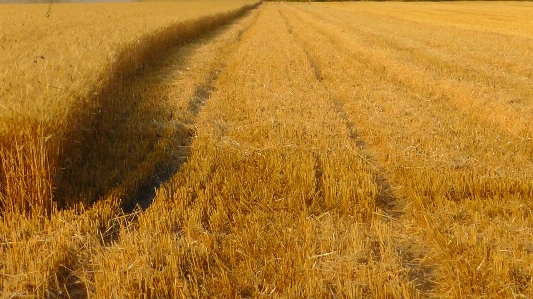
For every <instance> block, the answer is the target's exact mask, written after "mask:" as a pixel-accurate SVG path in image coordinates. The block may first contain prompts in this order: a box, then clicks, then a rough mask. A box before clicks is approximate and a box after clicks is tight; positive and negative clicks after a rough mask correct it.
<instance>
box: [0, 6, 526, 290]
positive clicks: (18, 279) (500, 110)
mask: <svg viewBox="0 0 533 299" xmlns="http://www.w3.org/2000/svg"><path fill="white" fill-rule="evenodd" d="M532 15H533V6H532V5H531V4H529V3H505V4H504V3H499V2H495V3H468V2H459V3H327V4H315V3H312V4H308V3H306V4H285V3H284V4H279V3H266V4H264V5H261V6H260V7H259V8H258V9H256V10H252V11H251V12H250V13H248V14H245V16H244V17H243V18H241V19H239V20H237V21H235V22H233V23H231V24H229V25H227V26H224V27H223V28H221V29H220V30H217V31H215V33H212V34H211V35H204V36H202V37H201V38H200V39H198V40H195V41H194V42H193V43H191V44H189V45H186V46H184V47H182V48H178V49H176V51H170V52H169V54H168V55H165V56H164V57H165V58H164V59H162V60H161V61H159V62H158V61H155V62H154V63H152V64H151V65H149V66H148V69H147V70H145V72H141V73H139V74H137V75H136V77H135V81H133V80H132V81H131V82H137V83H139V86H137V87H131V86H130V87H129V88H131V89H127V90H136V89H135V88H140V89H143V88H144V87H145V89H146V90H145V92H146V94H145V95H144V96H143V97H142V98H143V99H151V98H153V97H152V96H151V95H153V93H154V92H155V93H156V94H157V95H158V96H159V97H156V98H157V99H158V100H157V102H158V104H157V105H154V106H153V107H152V108H151V109H155V111H164V112H165V113H163V114H161V117H162V118H161V119H156V121H154V122H149V123H150V126H148V128H150V129H154V130H155V131H153V132H152V133H150V132H148V133H149V134H146V135H142V136H150V135H153V136H157V135H156V133H161V132H166V131H164V130H162V131H157V130H159V129H160V128H166V129H169V128H170V131H169V132H167V133H165V135H164V136H165V138H163V140H166V141H165V142H167V141H168V142H167V143H161V144H160V145H159V146H158V147H157V148H158V149H166V148H167V146H170V148H172V147H174V148H173V149H175V150H176V151H172V153H174V154H175V156H172V157H173V158H172V159H179V160H180V161H179V163H182V162H184V163H183V164H182V165H181V167H180V168H179V170H178V171H177V172H176V173H175V174H174V175H173V176H172V178H170V179H169V181H168V182H166V183H165V184H163V185H162V186H161V187H160V189H159V190H158V191H157V192H156V195H155V199H154V202H153V204H152V205H151V206H150V207H149V208H148V209H147V210H145V211H141V210H134V211H133V212H132V213H129V214H120V206H119V205H118V203H117V201H116V199H117V196H115V193H113V192H111V193H110V194H111V195H109V196H106V197H104V199H102V200H100V201H98V202H97V203H96V204H95V205H93V206H90V207H84V208H78V210H76V209H72V210H64V211H61V212H59V213H54V214H52V215H50V216H49V217H48V218H46V219H47V220H35V218H24V217H25V216H20V215H15V214H8V215H2V217H3V221H4V223H5V225H3V226H0V237H1V240H0V250H1V251H0V253H1V256H0V275H2V281H1V283H2V285H1V287H0V289H2V290H6V289H7V290H8V291H9V293H8V294H9V295H13V294H15V295H16V294H37V295H38V296H41V297H45V296H48V297H62V296H64V297H68V296H70V297H78V298H85V297H95V298H110V297H118V298H130V297H137V296H141V297H150V298H161V297H187V298H189V297H194V298H245V297H246V298H256V297H267V296H268V297H275V298H308V297H310V298H311V297H312V298H513V297H524V298H525V297H531V296H532V295H533V289H532V288H533V287H532V274H531V273H532V272H533V268H532V267H533V266H532V265H533V260H532V253H533V238H532V237H531V236H532V231H533V214H532V213H531V209H532V204H531V199H532V197H533V183H532V182H533V181H532V178H533V167H532V164H531V161H533V150H532V149H533V144H532V141H531V138H532V137H533V136H532V135H533V132H532V131H531V129H530V127H529V125H528V124H529V123H530V120H531V118H532V117H533V114H532V113H531V107H532V104H531V97H530V95H531V86H533V84H531V83H533V82H532V81H533V78H532V72H531V64H530V63H529V61H530V60H531V58H532V57H530V56H531V51H529V46H528V45H530V44H531V43H530V41H531V39H532V38H533V36H532V34H533V33H532V32H531V28H533V27H529V24H530V22H531V20H532V19H533V17H532ZM467 16H468V17H467ZM510 28H515V29H510ZM158 63H162V64H163V65H164V66H165V67H161V68H158ZM158 75H161V78H159V79H157V78H155V77H158ZM152 76H153V77H152ZM143 81H145V82H146V85H142V84H141V83H142V82H143ZM125 86H126V85H125ZM157 90H159V92H156V91H157ZM139 94H141V93H139ZM148 104H155V103H151V102H149V101H147V100H140V106H139V107H140V109H139V110H140V111H148V112H149V111H154V110H150V109H148V108H150V107H148V106H143V105H148ZM154 107H155V108H154ZM146 109H148V110H146ZM165 109H168V110H165ZM133 114H134V115H135V114H139V113H133ZM145 114H146V115H147V116H149V117H152V115H154V116H155V115H157V114H158V113H154V114H150V113H145ZM108 117H109V115H108ZM177 127H180V128H182V129H183V130H181V129H180V130H178V131H180V132H182V133H184V134H185V135H186V138H176V139H172V138H173V137H175V136H174V135H172V134H174V133H175V131H174V130H176V128H177ZM136 129H138V127H136ZM145 133H146V132H145ZM189 137H190V138H189ZM110 139H113V138H110ZM176 140H177V141H178V142H177V143H176ZM174 143H176V144H174ZM104 144H107V145H109V144H111V143H107V142H104ZM136 144H137V146H138V147H142V148H144V144H143V143H133V144H130V145H134V147H133V148H135V145H136ZM181 150H183V151H181ZM156 152H157V151H156ZM163 152H164V151H163ZM165 153H167V152H165ZM167 154H168V153H167ZM96 156H98V155H96ZM159 158H161V155H156V156H155V157H153V156H150V157H147V158H146V159H145V160H144V162H146V164H141V166H139V167H138V168H136V169H140V170H143V169H145V168H144V167H145V166H146V167H148V168H150V167H153V164H155V161H160V160H159ZM172 159H170V161H171V162H172V163H175V162H176V160H172ZM163 161H168V160H164V159H163ZM125 162H126V163H132V164H133V165H134V166H135V165H136V163H135V162H133V161H130V160H125ZM144 162H143V163H144ZM150 162H153V163H150ZM163 164H164V163H163ZM143 165H144V166H143ZM134 169H135V167H134ZM143 173H150V171H145V172H143ZM130 174H132V176H133V177H135V175H136V174H137V171H135V170H133V171H132V172H130ZM0 179H1V178H0ZM131 181H135V180H131ZM139 181H141V183H142V182H143V180H142V179H141V180H139ZM120 188H123V187H119V188H118V189H116V190H124V189H120ZM124 188H125V187H124ZM81 189H85V191H87V190H86V188H85V187H83V188H81ZM39 219H40V218H39ZM14 223H17V226H15V225H14ZM36 255H37V259H36V258H35V256H36ZM3 257H6V258H3ZM65 294H68V295H66V296H65ZM2 295H3V294H2Z"/></svg>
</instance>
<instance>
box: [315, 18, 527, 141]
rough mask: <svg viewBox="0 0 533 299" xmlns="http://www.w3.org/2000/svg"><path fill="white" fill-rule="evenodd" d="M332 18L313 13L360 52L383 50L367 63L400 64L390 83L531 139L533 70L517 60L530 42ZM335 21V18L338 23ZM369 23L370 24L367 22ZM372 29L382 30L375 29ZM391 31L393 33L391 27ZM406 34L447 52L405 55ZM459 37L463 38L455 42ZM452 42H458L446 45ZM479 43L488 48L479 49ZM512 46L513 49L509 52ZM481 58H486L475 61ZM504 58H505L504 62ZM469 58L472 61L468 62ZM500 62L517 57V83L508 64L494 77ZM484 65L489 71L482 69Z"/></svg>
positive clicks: (523, 59)
mask: <svg viewBox="0 0 533 299" xmlns="http://www.w3.org/2000/svg"><path fill="white" fill-rule="evenodd" d="M308 10H309V8H308ZM331 13H332V14H329V15H327V14H324V13H323V12H320V11H319V10H316V9H314V10H313V14H314V15H319V16H321V18H322V19H326V20H328V22H329V23H331V24H332V25H333V24H334V25H336V26H337V27H338V28H343V30H344V31H343V35H344V36H346V38H347V39H349V40H351V41H352V43H353V44H354V46H357V44H358V43H359V44H360V45H364V44H369V43H371V44H379V45H380V47H375V48H372V50H371V52H370V53H367V54H366V56H367V57H372V58H369V59H374V58H375V59H376V61H382V59H380V58H377V57H378V55H382V56H384V57H387V59H389V60H392V61H396V62H397V63H396V65H398V67H396V68H395V69H387V72H388V73H389V74H390V76H391V77H395V78H396V79H397V80H399V81H402V82H405V84H409V86H410V87H411V88H413V89H416V90H418V92H419V93H420V94H424V92H427V91H430V90H431V92H432V94H433V95H437V96H438V97H441V98H442V99H445V100H447V101H449V102H450V103H454V104H455V105H456V106H457V107H458V108H461V109H464V110H465V111H467V112H468V113H469V114H472V115H476V116H477V117H478V118H480V119H482V120H484V121H486V122H493V123H498V124H500V125H501V126H502V128H504V129H506V130H508V131H510V132H512V133H514V134H517V135H518V136H520V137H522V138H530V136H529V135H531V132H529V123H531V119H532V118H533V114H532V110H531V107H530V105H529V104H528V103H529V94H530V92H529V90H531V82H530V81H531V75H530V73H531V70H523V67H522V66H523V65H528V64H527V62H526V61H528V60H527V57H524V55H523V54H520V55H517V53H519V52H520V53H527V51H520V50H519V49H520V48H524V45H525V44H527V42H525V43H524V41H506V39H507V38H506V37H503V38H502V37H500V36H498V37H496V38H494V37H491V36H489V37H487V38H483V37H484V34H483V33H480V32H476V31H474V32H471V31H465V32H454V33H455V34H451V33H439V34H435V33H431V34H428V35H424V34H422V33H421V32H420V30H418V28H419V27H418V26H416V25H413V26H412V27H411V28H410V29H409V27H408V28H405V27H406V26H408V25H409V23H407V22H402V23H400V24H396V25H395V26H394V28H396V30H394V31H391V30H389V31H386V30H382V29H381V28H382V27H385V26H387V25H390V23H391V21H390V20H386V19H385V20H384V21H383V22H377V23H380V24H381V25H370V26H362V24H364V23H365V22H364V21H363V20H364V18H363V20H358V19H356V20H358V21H354V22H352V20H353V15H352V14H349V13H345V12H343V11H342V10H336V11H335V10H334V11H331ZM331 15H335V17H332V16H331ZM369 21H370V20H368V19H367V22H369ZM346 24H349V25H346ZM350 24H351V25H350ZM357 24H360V25H357ZM346 27H348V28H350V29H351V30H349V31H350V32H352V33H351V34H348V33H346V31H347V30H346ZM373 27H378V28H379V29H372V28H373ZM361 28H364V29H361ZM389 28H391V27H390V26H389ZM402 30H405V31H406V32H407V34H409V38H411V37H413V36H414V35H413V34H412V32H415V31H416V32H418V34H417V35H416V39H420V38H422V37H424V36H427V38H430V42H431V43H435V41H437V42H438V43H439V44H440V46H439V47H443V48H442V50H435V49H434V47H435V46H433V45H432V46H430V47H427V46H423V47H411V46H409V47H408V49H407V50H406V49H405V47H404V46H403V45H402V43H401V42H398V37H396V35H397V34H401V33H399V32H402ZM434 31H438V32H442V31H443V29H434ZM444 32H446V31H444ZM456 35H458V36H459V37H458V38H456V37H455V36H456ZM472 36H474V38H472ZM452 37H453V38H452ZM468 37H470V38H468ZM450 39H453V40H454V41H455V42H454V43H450V42H444V41H445V40H450ZM461 39H465V40H468V42H467V44H469V46H470V48H465V47H464V44H465V43H461ZM472 40H476V41H478V42H477V45H476V43H472ZM480 40H484V41H485V42H484V43H481V44H480V43H479V41H480ZM489 41H493V42H489ZM455 44H463V46H462V47H461V50H460V51H454V50H453V48H454V47H455V46H454V45H455ZM485 44H486V45H487V46H486V49H485V50H483V49H480V48H479V47H480V46H483V45H485ZM489 44H490V45H492V46H489ZM509 44H513V45H514V46H511V47H509ZM498 49H499V50H498ZM439 52H440V53H442V54H440V53H439ZM479 52H481V53H482V54H481V55H474V54H476V53H479ZM485 52H489V53H490V55H489V56H490V58H488V61H486V62H485V64H479V63H475V61H478V60H479V58H478V57H479V56H485V55H486V53H485ZM463 53H466V54H463ZM504 53H507V55H503V56H502V54H504ZM526 55H527V54H526ZM468 56H472V57H473V58H472V57H471V59H470V60H468V59H466V60H465V58H466V57H468ZM499 57H502V58H503V59H504V60H505V59H506V57H516V58H515V59H514V60H516V61H515V62H514V64H515V65H517V67H518V68H519V70H518V71H519V72H520V73H521V75H519V76H518V77H517V76H515V75H514V72H511V73H508V69H509V68H510V66H508V65H507V63H505V62H504V65H503V66H501V67H499V68H498V69H499V70H500V71H499V72H497V73H495V70H494V68H496V67H497V65H498V62H497V59H498V58H499ZM472 60H474V62H473V61H472ZM483 65H485V66H484V67H483ZM406 73H409V74H410V76H409V78H406V77H405V74H406ZM465 103H466V104H465Z"/></svg>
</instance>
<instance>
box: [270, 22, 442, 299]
mask: <svg viewBox="0 0 533 299" xmlns="http://www.w3.org/2000/svg"><path fill="white" fill-rule="evenodd" d="M280 13H281V12H280ZM281 15H282V17H283V19H284V21H285V23H286V24H287V27H288V28H289V32H290V33H291V35H292V36H293V37H294V39H295V40H296V41H297V42H298V43H299V44H300V46H301V48H302V50H303V52H304V53H305V55H306V56H307V60H308V62H309V65H310V66H311V68H312V69H313V72H314V75H315V78H316V79H317V80H318V81H319V82H320V83H321V84H322V85H323V87H324V89H325V90H326V91H327V92H328V93H329V98H330V100H331V101H332V103H333V106H334V108H335V110H336V113H337V114H338V115H339V116H340V117H341V119H342V120H343V121H344V123H345V125H346V127H347V129H348V132H349V135H350V138H351V139H352V140H353V141H354V143H355V144H356V145H357V147H358V148H359V149H360V150H361V151H362V154H360V155H359V156H360V157H361V158H362V159H363V160H365V161H366V162H367V163H368V165H370V167H371V168H372V169H373V170H374V173H375V175H376V183H377V185H378V187H379V192H378V194H377V198H376V206H377V207H378V208H379V209H380V210H381V211H382V212H383V213H385V214H386V215H384V216H386V217H382V221H385V222H387V223H389V225H391V226H392V227H397V228H398V229H401V226H402V223H401V221H402V219H403V218H402V217H403V215H404V213H403V209H402V203H401V200H400V198H398V197H397V196H396V195H395V194H394V188H393V186H392V185H391V182H390V181H389V179H388V178H387V177H386V172H385V171H384V170H383V169H381V168H380V167H379V166H377V163H376V162H374V159H373V158H372V155H370V154H369V153H368V152H369V151H370V149H369V148H368V147H367V145H366V144H365V142H364V140H363V139H362V138H361V136H360V135H359V134H358V132H357V125H356V123H354V122H353V121H352V120H351V118H350V116H349V112H348V111H347V109H346V107H345V104H344V103H343V101H342V100H341V99H339V98H338V96H337V95H336V94H335V92H334V91H333V89H332V88H330V86H329V85H328V82H327V81H326V80H327V78H325V75H324V73H323V70H322V69H321V67H320V64H319V62H318V59H319V58H318V57H314V56H313V55H314V54H312V53H311V52H310V51H309V50H308V48H307V47H308V46H309V42H308V41H306V40H305V38H304V37H303V36H300V35H299V34H298V32H296V30H295V29H294V28H293V26H291V23H290V21H289V19H288V18H287V17H286V16H284V15H283V13H281ZM310 25H311V24H310ZM307 28H308V29H307V30H313V28H312V25H311V28H310V27H307ZM314 31H315V33H316V34H321V32H320V31H319V30H314ZM321 35H323V34H321ZM325 38H326V39H327V37H325ZM334 46H335V48H337V51H341V52H342V51H343V49H341V48H339V47H338V46H337V45H334ZM315 55H319V54H315ZM393 246H394V248H395V251H396V253H397V254H398V255H399V256H400V257H401V259H402V266H403V267H404V268H406V269H409V274H408V277H409V280H410V281H413V282H415V287H416V289H417V290H418V291H419V292H420V293H421V294H422V295H423V296H425V295H428V294H431V292H432V289H433V288H434V287H435V283H434V282H433V280H432V279H433V276H434V274H433V273H434V269H433V268H432V267H430V266H426V265H422V264H421V263H420V262H418V261H420V260H421V259H423V256H424V255H425V251H424V249H423V248H421V247H420V245H419V244H416V242H412V241H411V242H405V241H398V240H394V244H393ZM419 247H420V248H419Z"/></svg>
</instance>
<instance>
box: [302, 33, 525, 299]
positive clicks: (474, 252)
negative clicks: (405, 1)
mask: <svg viewBox="0 0 533 299" xmlns="http://www.w3.org/2000/svg"><path fill="white" fill-rule="evenodd" d="M296 27H297V26H295V28H296ZM303 28H304V27H302V29H303ZM305 28H306V30H307V31H306V30H302V31H301V32H302V34H303V33H304V32H305V33H308V31H309V30H308V29H309V27H307V26H306V27H305ZM295 32H300V31H296V30H295ZM328 44H331V43H329V42H328V40H327V39H325V40H324V42H322V43H321V42H320V38H319V36H317V35H311V34H309V41H308V45H314V46H315V47H316V48H315V49H318V50H317V51H318V53H321V52H322V51H323V52H322V53H340V52H338V51H337V52H335V50H334V49H329V48H328V47H327V45H328ZM310 49H312V48H311V47H310ZM310 53H312V51H310ZM318 57H320V55H319V56H318ZM322 58H329V59H330V60H333V61H335V63H331V65H342V64H341V63H339V60H337V59H332V58H331V55H325V54H324V56H322ZM325 60H326V61H327V59H325ZM317 61H318V62H322V63H324V60H322V61H321V60H320V59H318V60H317ZM349 61H351V65H352V66H354V63H353V59H352V60H349ZM342 69H343V72H341V73H339V72H336V73H335V74H343V73H345V74H346V77H343V76H339V77H337V78H338V79H337V80H336V81H335V82H346V81H347V80H349V79H348V78H351V79H352V80H354V78H358V79H362V78H366V77H371V75H370V74H369V73H368V72H366V73H365V72H364V71H360V70H358V71H356V72H355V73H350V72H349V71H348V70H349V68H342ZM358 73H359V74H362V75H359V76H358ZM328 75H330V76H333V75H332V74H328ZM361 76H363V77H361ZM324 77H325V78H327V76H326V74H324ZM366 82H367V80H362V82H360V84H361V85H362V86H366V85H367V84H369V83H366ZM344 86H349V85H344ZM380 86H381V88H383V86H382V85H380ZM344 88H349V87H344ZM340 89H341V88H339V89H337V90H340ZM361 91H364V90H360V92H361ZM374 92H375V91H374ZM350 94H351V95H354V93H351V92H350ZM368 100H370V98H369V99H367V101H368ZM373 100H374V101H376V100H379V97H375V98H373ZM401 100H402V99H401V98H399V99H398V101H401ZM368 108H371V109H368ZM368 108H367V109H364V108H363V110H364V111H368V112H373V111H374V113H376V112H378V113H379V112H383V111H380V110H374V109H373V107H368ZM355 111H357V114H358V115H361V113H360V111H361V108H359V109H356V110H355ZM389 111H390V110H389ZM388 113H390V112H388ZM352 115H356V113H355V112H354V113H353V114H352ZM363 115H364V114H363ZM393 117H394V116H388V117H387V118H386V119H391V118H393ZM384 124H385V125H390V122H389V123H388V124H387V122H385V123H381V124H379V125H378V124H376V126H383V125H384ZM375 133H377V132H375V131H374V134H375ZM381 148H387V145H383V146H381ZM483 202H484V201H483ZM483 202H479V201H473V202H472V203H473V205H474V206H475V205H478V207H480V203H481V206H485V205H484V204H483ZM442 203H444V204H446V203H448V205H449V202H448V201H443V202H442V201H441V202H435V203H434V204H435V209H432V208H430V209H428V210H426V209H424V208H422V209H420V210H417V209H419V207H417V208H416V209H412V211H409V210H407V212H408V213H407V215H406V217H402V218H401V223H402V225H400V226H397V227H396V228H397V229H398V230H397V231H398V232H402V231H403V232H404V233H405V235H404V236H401V238H406V239H407V240H409V241H408V242H411V243H412V240H413V239H412V238H413V237H414V236H415V235H421V236H423V239H425V240H432V239H434V238H435V240H439V238H442V239H444V238H445V237H444V236H445V235H447V234H448V233H449V232H450V231H447V233H444V234H443V232H445V231H446V229H445V227H449V226H447V225H443V223H442V222H438V221H445V220H447V221H450V220H452V219H450V216H449V215H448V214H446V213H445V211H449V210H444V209H442V207H443V206H444V204H442ZM414 206H416V205H414ZM487 206H489V205H487ZM508 207H510V208H512V209H514V211H513V212H512V213H513V214H512V215H514V216H515V217H516V218H514V220H516V221H518V223H521V224H519V226H520V225H525V226H526V227H528V226H530V223H531V221H530V220H528V219H530V218H529V216H527V215H520V214H519V213H517V212H519V211H520V210H519V209H516V207H517V202H509V205H508ZM462 209H465V205H463V204H458V205H457V206H456V209H455V213H458V212H459V211H458V210H462ZM471 209H472V208H469V209H467V211H469V212H467V213H473V212H474V210H473V209H472V210H471ZM429 211H434V212H437V213H439V216H438V217H436V218H433V217H428V218H429V219H426V217H425V216H424V215H425V213H427V212H429ZM463 211H464V210H463ZM456 215H457V214H456ZM481 215H483V214H481ZM421 216H424V217H423V218H422V219H421V220H422V221H423V225H420V224H419V223H418V224H417V222H418V221H420V218H421ZM409 217H412V218H411V219H409ZM491 217H494V216H491ZM417 218H418V219H417ZM438 218H441V219H438ZM424 219H426V220H424ZM428 220H429V221H428ZM487 220H488V219H487ZM434 221H437V222H434ZM475 221H476V223H477V224H478V225H479V224H480V223H479V220H478V219H476V220H475ZM453 223H454V222H453V221H452V222H450V224H452V225H451V226H452V227H454V226H453ZM426 225H428V226H426ZM432 226H434V227H436V228H437V229H436V230H435V231H433V229H432V228H431V227H432ZM483 226H484V229H486V230H487V231H491V230H493V229H494V227H498V224H494V223H492V222H491V221H490V220H488V221H483ZM426 227H430V229H428V230H426V229H425V228H426ZM439 227H442V230H440V229H438V228H439ZM455 227H456V229H457V226H455ZM458 227H459V228H460V226H458ZM406 228H408V229H407V230H405V229H406ZM526 231H527V229H526ZM451 232H452V233H453V230H451ZM434 233H436V234H437V235H435V234H434ZM492 236H493V237H494V238H495V239H493V240H492V241H494V240H498V241H497V244H498V246H501V247H505V246H507V244H508V243H507V242H511V243H514V244H516V243H515V242H516V241H517V239H514V238H509V237H503V236H502V235H498V234H493V235H492ZM449 237H451V239H454V236H453V235H448V238H449ZM498 238H503V240H501V239H498ZM415 239H416V238H415ZM449 240H450V239H445V240H442V241H443V242H441V240H439V241H438V242H436V244H438V246H437V247H433V246H434V244H432V243H431V242H428V243H426V244H425V245H424V246H425V247H426V249H427V251H426V255H425V256H421V257H420V260H421V261H426V262H429V263H430V265H431V264H432V263H433V262H434V261H432V259H434V258H439V255H438V254H437V255H435V254H434V253H435V252H442V250H445V251H446V252H448V253H449V254H450V256H449V257H448V258H453V256H454V255H455V254H456V253H455V252H454V249H455V247H454V246H450V243H447V242H449ZM400 241H401V239H400ZM491 244H494V243H491V242H483V243H482V244H478V245H477V247H476V246H474V247H473V248H470V249H469V250H468V254H469V257H472V256H474V257H476V259H479V255H478V254H479V252H483V250H486V249H487V247H489V246H491ZM523 245H525V244H523ZM439 246H442V247H439ZM470 246H471V245H470ZM520 246H521V245H518V246H516V247H515V249H519V248H520ZM501 247H500V248H501ZM480 250H481V251H480ZM515 252H517V253H519V254H524V253H525V251H524V250H523V249H519V250H518V251H515ZM526 256H527V255H526ZM502 257H503V258H506V259H508V260H507V261H508V264H507V265H509V264H513V263H515V262H518V261H519V260H518V259H509V257H510V256H509V255H507V254H504V255H499V256H498V255H496V257H495V258H494V259H491V263H492V262H496V260H498V259H499V258H502ZM440 258H442V257H440ZM481 260H482V259H479V261H481ZM443 265H454V264H453V263H443ZM455 265H457V266H458V267H459V268H460V269H461V271H463V270H464V265H461V264H460V263H459V264H455ZM480 269H481V268H480ZM486 269H489V268H486ZM442 271H443V272H445V271H446V270H442ZM485 271H486V270H485ZM485 273H486V274H488V278H489V279H488V280H490V279H491V278H493V279H495V280H496V281H498V280H499V279H500V278H501V277H499V276H496V275H498V274H497V273H496V272H491V271H490V270H489V271H488V272H485ZM500 273H501V272H500ZM447 274H448V273H447ZM464 274H466V273H464V272H461V275H464ZM493 274H496V275H493ZM504 276H505V275H504ZM450 278H453V276H448V275H445V276H443V277H442V279H450ZM505 278H506V281H507V282H509V277H505ZM448 282H449V283H450V284H447V286H448V287H449V286H450V285H453V283H456V281H455V280H453V279H452V280H451V281H448ZM448 282H447V283H448ZM511 282H512V281H511ZM504 284H505V283H504ZM443 289H445V288H443ZM446 291H447V290H446V289H445V290H444V293H445V292H446ZM507 291H508V292H511V291H510V290H509V289H508V290H507ZM505 294H509V293H505ZM505 294H503V295H502V296H503V297H505V296H506V295H505Z"/></svg>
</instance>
